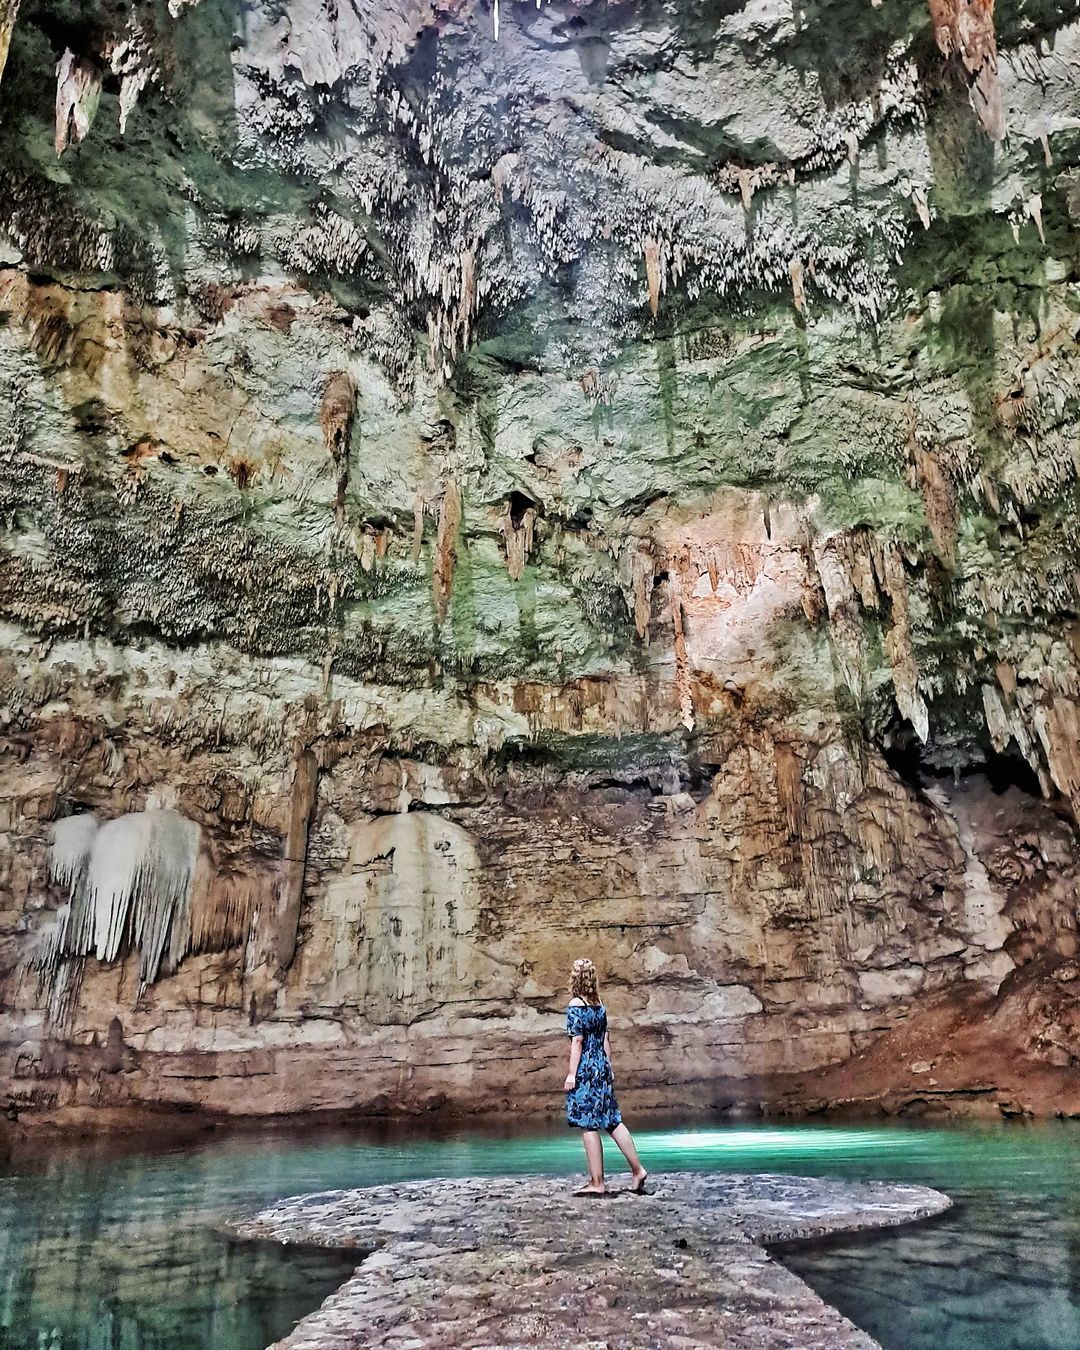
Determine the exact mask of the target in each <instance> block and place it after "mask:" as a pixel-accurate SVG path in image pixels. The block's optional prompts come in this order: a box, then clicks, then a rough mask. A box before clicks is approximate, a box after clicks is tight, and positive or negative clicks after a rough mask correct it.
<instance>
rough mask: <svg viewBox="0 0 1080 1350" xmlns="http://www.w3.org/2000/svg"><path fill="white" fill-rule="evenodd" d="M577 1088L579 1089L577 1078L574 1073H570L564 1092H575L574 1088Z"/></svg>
mask: <svg viewBox="0 0 1080 1350" xmlns="http://www.w3.org/2000/svg"><path fill="white" fill-rule="evenodd" d="M576 1087H577V1078H576V1077H575V1076H574V1075H573V1074H572V1073H568V1074H567V1075H566V1081H565V1082H564V1083H563V1091H564V1092H573V1090H574V1088H576Z"/></svg>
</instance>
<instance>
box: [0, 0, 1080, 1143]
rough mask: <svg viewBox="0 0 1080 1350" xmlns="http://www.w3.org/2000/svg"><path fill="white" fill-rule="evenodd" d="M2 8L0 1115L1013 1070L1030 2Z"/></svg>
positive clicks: (1020, 820) (993, 1099)
mask: <svg viewBox="0 0 1080 1350" xmlns="http://www.w3.org/2000/svg"><path fill="white" fill-rule="evenodd" d="M9 30H10V32H11V33H12V40H11V49H10V54H9V58H8V61H7V64H6V68H4V70H3V84H2V86H0V184H2V187H3V192H2V193H0V388H2V389H3V391H4V393H5V397H4V398H3V399H2V400H0V520H2V523H3V534H2V535H0V623H2V624H3V628H2V635H0V756H2V761H3V774H2V778H0V833H2V836H3V839H4V840H5V841H6V848H5V849H4V850H3V851H2V852H0V969H2V972H3V993H2V1005H0V1077H2V1081H3V1085H4V1091H5V1093H6V1100H7V1104H8V1109H9V1110H10V1111H11V1112H12V1113H13V1114H16V1115H22V1116H25V1117H26V1118H27V1119H52V1120H68V1121H70V1120H72V1119H76V1118H80V1119H91V1118H93V1119H97V1120H100V1121H111V1120H113V1119H117V1118H118V1113H124V1112H131V1111H135V1110H143V1109H146V1108H158V1107H162V1106H166V1107H184V1108H201V1109H204V1110H208V1111H214V1112H227V1113H234V1114H235V1113H246V1114H257V1113H263V1112H283V1111H306V1110H333V1111H348V1110H363V1111H385V1110H428V1109H434V1108H436V1107H440V1106H444V1107H447V1108H452V1109H454V1110H496V1109H516V1110H528V1109H534V1108H535V1109H538V1108H540V1107H541V1106H542V1105H544V1106H547V1105H548V1104H550V1102H551V1099H552V1094H553V1092H556V1091H557V1087H558V1081H559V1074H558V1071H557V1068H556V1063H557V1060H558V1058H559V1055H560V1053H561V1048H560V1044H559V1039H558V1015H557V1013H558V1008H559V1005H560V1003H561V999H562V985H563V981H564V978H565V969H566V966H567V965H568V963H569V960H570V959H572V957H574V956H576V955H579V954H581V953H582V952H584V951H588V952H589V953H590V954H592V955H593V957H594V959H595V960H596V961H597V964H598V966H599V967H600V968H601V972H602V975H603V977H604V981H605V989H606V992H607V996H608V1000H609V1003H610V1005H611V1008H612V1012H613V1014H614V1016H615V1019H616V1022H617V1025H618V1026H619V1028H620V1032H619V1036H618V1037H617V1042H618V1040H619V1039H620V1038H623V1037H624V1038H625V1040H624V1042H623V1044H624V1047H625V1048H624V1049H622V1051H621V1053H622V1061H621V1068H620V1074H621V1079H622V1082H623V1084H624V1085H625V1088H626V1091H627V1094H628V1095H629V1096H630V1097H632V1099H633V1100H634V1101H635V1102H636V1103H637V1104H639V1105H642V1106H648V1105H662V1104H665V1103H667V1102H669V1101H670V1100H671V1089H672V1086H673V1085H678V1088H679V1099H680V1100H682V1101H686V1102H690V1103H696V1104H698V1105H701V1106H722V1107H727V1108H731V1109H739V1110H742V1109H747V1108H753V1107H756V1106H760V1105H770V1106H773V1107H775V1108H776V1109H784V1110H795V1109H802V1108H805V1107H808V1106H813V1107H815V1108H816V1107H819V1106H821V1105H822V1104H828V1103H829V1102H831V1101H837V1100H856V1099H858V1100H861V1099H864V1098H867V1097H869V1098H872V1099H874V1100H880V1101H882V1102H884V1103H886V1104H887V1105H888V1106H889V1108H890V1109H900V1108H902V1107H903V1105H904V1103H905V1102H908V1101H914V1100H916V1099H918V1100H928V1099H927V1098H926V1096H925V1093H923V1091H922V1087H923V1086H924V1085H923V1083H922V1078H923V1077H924V1075H916V1077H917V1078H918V1079H919V1082H918V1083H916V1082H915V1081H914V1079H913V1080H912V1081H911V1082H910V1083H908V1081H907V1079H903V1083H904V1084H906V1086H903V1087H901V1086H899V1084H900V1082H901V1079H900V1078H898V1079H897V1084H896V1085H890V1084H889V1083H888V1082H885V1081H884V1079H883V1078H882V1073H883V1072H884V1070H883V1069H882V1068H881V1065H882V1064H884V1063H885V1061H883V1060H875V1059H874V1058H873V1056H874V1054H875V1050H874V1047H875V1045H876V1044H877V1042H878V1041H880V1044H881V1045H882V1046H887V1045H895V1046H898V1045H899V1044H900V1042H898V1041H895V1040H891V1039H888V1038H889V1037H897V1036H898V1037H900V1038H901V1040H902V1038H903V1037H904V1036H905V1035H906V1034H907V1033H908V1032H909V1031H910V1030H911V1029H912V1028H916V1027H918V1026H919V1025H922V1023H921V1022H920V1020H919V1019H920V1018H922V1017H924V1016H925V1017H926V1018H927V1019H930V1020H929V1022H928V1023H927V1025H938V1023H937V1021H935V1019H938V1018H939V1017H941V1016H944V1015H945V1014H942V1013H941V1011H940V1010H941V1009H948V1010H950V1011H949V1012H948V1018H949V1019H952V1020H950V1021H949V1027H950V1028H951V1030H949V1033H948V1034H949V1036H950V1037H951V1036H953V1033H954V1032H955V1036H956V1037H957V1038H958V1039H956V1043H955V1054H953V1055H952V1058H951V1059H950V1060H949V1063H950V1064H951V1065H952V1067H951V1069H949V1071H948V1073H947V1074H945V1071H944V1070H942V1073H943V1074H944V1075H945V1076H944V1077H941V1078H940V1080H939V1081H940V1082H941V1083H943V1084H947V1090H946V1088H942V1092H941V1095H940V1098H939V1099H940V1100H941V1101H943V1102H944V1101H946V1100H948V1101H958V1100H961V1098H962V1094H963V1093H964V1091H966V1090H967V1089H968V1088H972V1090H973V1091H974V1090H975V1088H976V1086H977V1095H978V1097H979V1100H985V1101H988V1102H990V1103H991V1104H993V1106H994V1108H995V1109H997V1108H998V1107H999V1106H1000V1107H1001V1108H1004V1109H1009V1110H1011V1109H1013V1106H1014V1105H1015V1103H1016V1102H1018V1101H1019V1102H1022V1103H1024V1109H1029V1108H1030V1109H1033V1110H1040V1111H1041V1110H1048V1109H1059V1104H1060V1103H1059V1098H1060V1095H1061V1092H1062V1091H1064V1090H1065V1089H1064V1088H1063V1087H1062V1084H1063V1083H1064V1078H1065V1075H1067V1073H1068V1072H1069V1070H1070V1069H1071V1068H1072V1067H1074V1065H1073V1061H1072V1058H1071V1055H1072V1052H1071V1050H1070V1049H1069V1048H1068V1047H1069V1045H1070V1044H1072V1043H1073V1042H1072V1041H1071V1039H1070V1034H1069V1032H1068V1025H1069V1023H1068V1015H1067V1012H1066V1010H1065V1006H1064V1003H1063V1001H1062V1000H1061V999H1060V998H1059V997H1058V991H1059V990H1060V989H1061V988H1063V987H1064V984H1063V983H1062V981H1063V980H1064V978H1065V972H1067V971H1068V970H1069V969H1070V967H1069V964H1068V963H1069V962H1071V961H1072V960H1073V958H1074V957H1075V955H1076V953H1075V951H1074V945H1073V944H1074V941H1075V930H1076V918H1075V903H1074V900H1073V894H1074V883H1075V876H1076V866H1077V858H1078V854H1077V837H1076V830H1075V821H1076V812H1077V808H1078V806H1080V759H1078V753H1080V752H1078V749H1077V747H1078V744H1080V703H1078V698H1080V694H1078V691H1080V673H1078V671H1080V668H1078V659H1080V658H1078V653H1080V637H1078V635H1080V627H1078V622H1080V621H1078V617H1077V616H1078V612H1080V607H1078V589H1077V576H1078V575H1080V538H1078V536H1077V531H1076V519H1077V510H1076V506H1077V503H1076V494H1077V475H1078V470H1080V465H1078V461H1077V458H1076V453H1075V446H1076V442H1077V436H1078V434H1080V403H1078V396H1077V387H1078V386H1077V379H1078V369H1080V346H1078V343H1080V330H1078V328H1077V325H1076V322H1075V307H1076V304H1075V301H1076V294H1075V293H1076V285H1077V277H1078V270H1077V256H1076V249H1075V238H1074V234H1075V232H1074V230H1073V229H1072V223H1073V221H1074V218H1075V215H1076V211H1077V209H1078V208H1077V202H1078V201H1080V198H1078V196H1077V192H1076V182H1075V178H1076V172H1077V163H1076V156H1075V153H1074V146H1073V141H1074V139H1075V138H1074V136H1073V130H1074V129H1075V126H1076V124H1077V122H1078V120H1080V94H1078V92H1077V90H1078V87H1080V86H1078V85H1077V83H1076V81H1075V79H1073V78H1072V75H1071V73H1070V72H1071V66H1072V64H1074V63H1075V61H1076V60H1080V26H1078V24H1077V22H1076V18H1075V15H1074V14H1073V12H1072V11H1071V10H1070V9H1068V7H1067V6H1064V5H1059V6H1057V7H1056V8H1055V7H1053V6H1051V8H1050V10H1047V11H1046V12H1045V13H1042V12H1040V17H1039V20H1038V24H1036V23H1035V21H1034V20H1032V19H1030V18H1027V17H1024V16H1004V17H1003V16H1002V15H998V16H997V23H996V27H995V23H994V16H993V13H992V11H991V9H990V8H989V7H987V6H983V7H982V8H979V7H978V6H976V7H975V8H974V9H971V8H970V7H969V10H968V11H965V13H964V14H963V15H961V14H960V13H959V11H955V10H954V9H953V8H950V7H949V6H948V5H947V4H945V5H940V4H935V5H933V6H931V7H930V8H929V9H924V8H923V7H922V6H921V3H920V5H919V6H916V7H915V8H911V7H908V9H905V10H903V11H902V12H901V11H895V12H894V11H892V10H889V11H888V12H886V9H885V8H882V9H881V10H880V12H879V11H878V10H877V9H875V8H874V7H873V6H870V7H865V6H859V8H858V11H857V13H856V12H855V11H852V12H850V13H849V12H848V11H847V10H845V9H843V8H841V9H840V10H830V11H829V12H824V11H822V12H815V14H814V15H813V16H809V17H808V16H799V15H796V14H795V13H794V12H792V11H790V10H788V9H784V8H782V7H780V6H777V5H770V4H766V5H765V6H764V7H763V8H762V7H760V6H759V7H758V8H755V9H753V10H749V9H747V10H736V11H732V12H731V13H724V14H719V13H718V12H717V11H716V9H715V7H710V6H707V5H704V6H703V5H697V6H694V5H691V6H686V5H673V4H667V3H659V2H658V0H612V2H611V3H601V2H600V0H561V3H550V4H547V3H546V4H544V5H542V6H540V7H539V8H537V7H536V6H534V5H532V4H527V3H525V0H520V2H519V0H503V3H502V5H501V8H500V11H499V34H498V37H497V39H496V36H495V33H494V23H493V15H492V13H491V12H490V10H489V9H484V7H483V6H476V5H473V4H470V3H464V4H462V3H456V2H455V3H451V2H450V0H440V2H438V3H435V2H433V0H394V3H390V4H387V3H380V4H378V5H376V4H369V3H359V4H357V5H354V6H352V7H349V8H348V9H347V11H346V10H341V11H340V12H339V11H336V10H335V11H333V12H330V11H325V10H323V9H321V8H318V7H314V8H313V7H312V5H311V4H310V3H309V0H288V3H286V4H285V5H284V6H282V5H276V6H270V7H267V6H261V7H260V6H259V5H257V4H256V5H255V6H253V7H250V8H248V9H247V10H245V11H244V13H243V14H239V13H237V14H236V15H232V14H231V13H229V14H226V13H225V12H224V11H223V10H221V8H220V7H218V6H214V5H210V4H207V3H203V4H201V5H200V4H187V5H182V4H172V5H170V6H169V7H167V8H166V7H163V6H161V5H159V4H157V3H156V0H155V3H150V0H139V2H138V3H137V4H136V5H135V6H134V7H127V8H119V7H115V6H110V5H108V4H105V3H103V2H99V0H86V3H84V4H83V3H81V4H80V5H78V6H76V8H75V9H73V10H72V11H71V13H70V14H67V13H66V12H65V17H64V18H63V20H62V21H61V20H60V19H59V18H58V17H57V16H56V15H55V14H54V13H53V12H52V10H51V9H50V7H49V5H48V4H46V3H34V2H33V0H24V3H23V6H22V9H21V11H20V12H19V15H18V18H17V20H16V18H15V8H14V7H13V6H11V5H8V6H7V7H6V8H5V7H4V6H3V5H2V0H0V58H2V55H3V52H4V47H5V43H6V37H5V34H6V33H7V32H8V31H9ZM1051 38H1052V41H1053V50H1052V52H1051V51H1050V50H1049V47H1048V43H1049V40H1050V39H1051ZM0 65H2V60H0ZM1006 133H1007V134H1006ZM58 154H59V155H60V158H59V160H58V159H57V155H58ZM72 822H74V823H72ZM163 822H167V823H168V828H167V829H165V830H162V829H159V828H158V827H159V826H161V825H162V823H163ZM1019 989H1025V990H1028V991H1030V997H1031V998H1033V999H1035V1000H1037V1001H1038V1004H1039V1007H1040V1009H1041V1012H1040V1014H1039V1016H1040V1019H1041V1023H1040V1024H1041V1025H1043V1026H1044V1031H1043V1032H1041V1033H1040V1034H1039V1036H1037V1037H1034V1038H1033V1037H1031V1036H1029V1035H1028V1034H1027V1032H1026V1031H1024V1030H1023V1028H1022V1027H1021V1026H1020V1022H1019V1020H1010V1019H1012V1018H1013V1014H1012V1013H1010V1012H1008V1009H1010V1008H1014V1007H1016V1006H1018V1005H1017V1004H1016V1002H1015V997H1014V992H1010V991H1017V990H1019ZM1027 996H1028V995H1025V997H1027ZM1010 1000H1012V1001H1010ZM1006 1023H1008V1026H1006ZM991 1026H992V1027H994V1028H996V1029H997V1030H996V1031H995V1032H994V1037H996V1039H993V1044H994V1045H995V1046H996V1047H998V1049H997V1050H995V1051H994V1053H995V1054H999V1055H1000V1056H1001V1057H1002V1058H1003V1059H1008V1060H1009V1061H1010V1062H1009V1065H1008V1067H1005V1066H1003V1067H1002V1070H1001V1077H1000V1079H995V1077H994V1073H993V1070H992V1067H991V1058H990V1057H988V1056H989V1052H987V1053H986V1054H981V1055H980V1056H979V1057H978V1062H976V1058H973V1050H972V1048H971V1047H972V1046H973V1045H974V1042H975V1039H976V1038H977V1037H978V1036H979V1035H981V1034H983V1032H984V1031H986V1029H987V1028H988V1027H991ZM912 1034H915V1033H914V1032H913V1033H912ZM969 1034H970V1037H971V1038H972V1039H971V1040H965V1039H964V1037H967V1036H968V1035H969ZM883 1038H884V1039H883ZM988 1043H989V1042H988ZM950 1044H952V1042H951V1041H950ZM965 1047H966V1048H965ZM881 1053H882V1054H884V1053H885V1052H884V1051H882V1052H881ZM950 1053H951V1052H950ZM1018 1057H1019V1060H1020V1062H1021V1063H1022V1064H1023V1065H1024V1066H1025V1067H1024V1069H1023V1070H1022V1073H1027V1072H1028V1070H1030V1079H1031V1084H1032V1089H1031V1091H1027V1090H1026V1089H1023V1090H1021V1089H1022V1088H1023V1084H1021V1083H1019V1082H1018V1081H1017V1079H1016V1074H1017V1073H1018V1072H1021V1071H1017V1070H1016V1069H1015V1063H1016V1061H1017V1059H1018ZM923 1058H925V1056H923V1055H922V1054H921V1052H920V1053H919V1054H917V1055H916V1054H912V1055H911V1056H909V1060H910V1061H918V1062H921V1061H922V1059H923ZM941 1058H942V1059H943V1060H944V1059H945V1058H947V1056H945V1055H944V1052H943V1054H942V1056H941ZM905 1062H908V1061H905ZM837 1066H847V1067H844V1068H843V1069H840V1068H838V1067H837ZM875 1066H876V1067H875ZM897 1072H898V1073H899V1070H897ZM836 1074H840V1075H841V1076H840V1077H835V1075H836ZM821 1075H825V1076H824V1077H822V1076H821ZM829 1075H833V1076H832V1077H830V1076H829ZM844 1075H847V1076H846V1077H845V1076H844ZM1036 1080H1037V1081H1036ZM988 1083H989V1084H990V1086H989V1089H988V1090H987V1091H986V1092H984V1088H985V1087H986V1085H987V1084H988ZM827 1084H832V1085H833V1086H832V1087H828V1086H826V1085H827ZM894 1086H895V1087H896V1090H895V1091H894V1090H893V1087H894ZM999 1086H1000V1087H1001V1091H1000V1093H999V1092H998V1090H997V1089H998V1087H999ZM1036 1088H1037V1090H1036ZM954 1090H955V1091H954ZM957 1093H959V1094H960V1096H957V1095H956V1094H957ZM965 1100H966V1099H965ZM1061 1100H1066V1101H1067V1103H1068V1105H1067V1108H1062V1109H1069V1110H1072V1109H1074V1107H1073V1105H1071V1103H1072V1101H1073V1098H1072V1097H1071V1096H1069V1095H1068V1093H1067V1092H1066V1095H1065V1097H1064V1098H1061Z"/></svg>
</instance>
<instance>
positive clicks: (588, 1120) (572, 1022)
mask: <svg viewBox="0 0 1080 1350" xmlns="http://www.w3.org/2000/svg"><path fill="white" fill-rule="evenodd" d="M606 1033H607V1010H606V1009H605V1008H604V1006H603V1004H600V1005H598V1006H597V1007H595V1008H590V1007H587V1006H586V1007H584V1008H574V1007H570V1008H567V1010H566V1034H567V1035H568V1036H580V1037H581V1062H580V1064H579V1065H578V1071H577V1081H576V1084H575V1086H574V1089H573V1091H572V1092H568V1093H567V1094H566V1123H567V1124H568V1125H570V1126H572V1127H575V1128H577V1129H579V1130H613V1129H615V1127H616V1126H617V1125H621V1124H622V1113H621V1112H620V1110H619V1103H618V1102H617V1101H616V1100H615V1080H614V1077H613V1075H612V1072H611V1061H610V1060H609V1059H608V1057H607V1055H606V1054H605V1053H604V1036H605V1034H606Z"/></svg>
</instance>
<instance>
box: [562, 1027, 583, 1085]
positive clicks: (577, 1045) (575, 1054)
mask: <svg viewBox="0 0 1080 1350" xmlns="http://www.w3.org/2000/svg"><path fill="white" fill-rule="evenodd" d="M581 1041H582V1037H580V1036H571V1038H570V1067H569V1068H568V1069H567V1071H566V1082H565V1083H564V1084H563V1091H564V1092H573V1090H574V1088H575V1087H576V1086H577V1069H578V1065H579V1064H580V1063H581Z"/></svg>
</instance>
